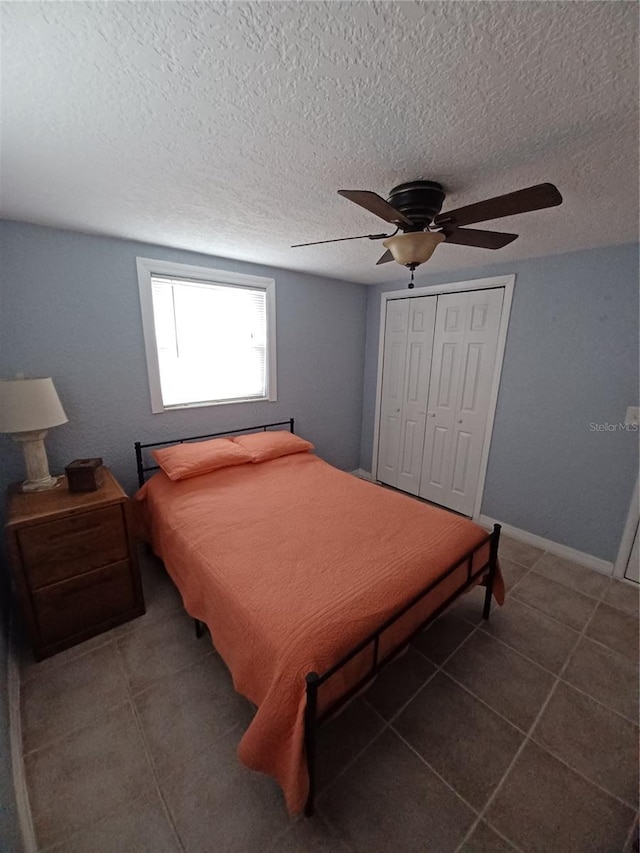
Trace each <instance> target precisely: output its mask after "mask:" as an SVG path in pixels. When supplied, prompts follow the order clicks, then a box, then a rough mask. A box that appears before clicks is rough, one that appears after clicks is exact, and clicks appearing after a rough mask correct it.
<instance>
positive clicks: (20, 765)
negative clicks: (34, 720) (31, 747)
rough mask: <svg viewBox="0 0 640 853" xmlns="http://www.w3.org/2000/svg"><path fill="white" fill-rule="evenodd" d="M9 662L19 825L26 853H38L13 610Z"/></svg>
mask: <svg viewBox="0 0 640 853" xmlns="http://www.w3.org/2000/svg"><path fill="white" fill-rule="evenodd" d="M8 633H9V642H8V647H9V649H8V651H9V660H8V665H7V698H8V700H9V745H10V749H11V769H12V771H13V789H14V791H15V796H16V808H17V811H18V823H19V826H20V834H21V836H22V846H23V849H24V853H37V850H38V846H37V844H36V834H35V830H34V828H33V818H32V816H31V806H30V804H29V794H28V791H27V779H26V775H25V772H24V758H23V754H22V720H21V718H20V669H19V667H18V652H17V646H18V643H17V636H16V627H15V619H14V616H13V610H10V612H9V632H8Z"/></svg>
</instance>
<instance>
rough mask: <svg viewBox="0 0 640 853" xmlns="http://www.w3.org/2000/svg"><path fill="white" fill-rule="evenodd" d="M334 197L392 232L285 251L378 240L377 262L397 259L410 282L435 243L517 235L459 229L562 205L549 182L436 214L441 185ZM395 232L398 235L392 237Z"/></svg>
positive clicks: (503, 241) (496, 243)
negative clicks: (386, 193)
mask: <svg viewBox="0 0 640 853" xmlns="http://www.w3.org/2000/svg"><path fill="white" fill-rule="evenodd" d="M338 195H341V196H343V198H346V199H348V200H349V201H352V202H354V203H355V204H358V205H360V207H364V209H365V210H368V211H369V212H370V213H373V214H375V215H376V216H379V217H380V219H384V221H385V222H389V223H390V224H391V225H395V226H396V230H395V231H394V232H393V233H392V234H361V235H359V236H358V237H338V238H336V239H334V240H316V241H315V242H313V243H297V244H296V245H295V246H292V247H291V248H299V247H300V246H316V245H319V244H320V243H339V242H342V241H345V240H363V239H368V240H384V242H383V244H382V245H383V246H384V247H385V249H386V250H387V251H386V252H385V253H384V255H382V257H381V258H380V259H379V260H378V261H377V263H378V264H385V263H387V262H388V261H397V263H399V264H402V265H403V266H406V267H408V268H409V269H410V270H411V279H412V281H413V271H414V270H415V268H416V267H418V266H419V265H420V264H423V263H425V261H428V260H429V258H430V257H431V255H432V254H433V252H434V250H435V248H436V246H438V244H439V243H443V242H445V241H446V242H447V243H456V244H458V245H460V246H475V247H477V248H481V249H501V248H502V247H503V246H507V245H508V244H509V243H512V242H513V241H514V240H515V239H516V238H517V236H518V235H517V234H506V233H503V232H500V231H481V230H479V229H477V228H463V227H462V226H464V225H471V224H473V223H475V222H485V221H487V220H489V219H500V218H501V217H502V216H513V215H514V214H516V213H527V212H528V211H530V210H542V209H543V208H545V207H555V206H556V205H558V204H562V196H561V195H560V193H559V192H558V190H557V189H556V187H555V186H554V185H553V184H536V185H535V186H533V187H528V188H527V189H524V190H517V191H516V192H512V193H507V194H506V195H499V196H496V197H495V198H489V199H486V200H485V201H479V202H476V203H475V204H469V205H466V206H465V207H458V208H457V209H455V210H448V211H445V212H444V213H440V210H441V208H442V203H443V202H444V200H445V197H446V194H445V192H444V190H443V188H442V186H441V185H440V184H438V183H436V182H435V181H410V182H409V183H406V184H400V185H399V186H397V187H394V188H393V189H392V190H391V193H390V194H389V199H388V200H387V201H385V200H384V199H383V198H382V196H379V195H377V194H376V193H374V192H370V191H368V190H338ZM400 231H401V232H402V233H401V234H399V233H398V232H400ZM410 286H412V285H410Z"/></svg>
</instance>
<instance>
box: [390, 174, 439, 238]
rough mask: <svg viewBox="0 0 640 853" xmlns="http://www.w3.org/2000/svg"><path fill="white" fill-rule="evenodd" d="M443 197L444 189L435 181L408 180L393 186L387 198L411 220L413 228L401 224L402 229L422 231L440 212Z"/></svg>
mask: <svg viewBox="0 0 640 853" xmlns="http://www.w3.org/2000/svg"><path fill="white" fill-rule="evenodd" d="M445 198H446V195H445V192H444V190H443V189H442V187H441V185H440V184H437V183H436V182H435V181H410V182H409V183H407V184H400V185H399V186H397V187H394V188H393V189H392V190H391V193H390V195H389V198H388V199H387V200H388V202H389V204H391V205H393V207H395V209H396V210H399V211H400V212H401V213H404V215H405V216H406V217H407V218H408V219H410V220H411V222H413V224H414V226H415V227H414V228H409V227H408V226H407V227H404V226H401V228H402V230H403V231H424V229H425V228H428V227H429V225H431V223H432V222H433V218H434V216H437V215H438V214H439V213H440V210H441V209H442V203H443V202H444V200H445Z"/></svg>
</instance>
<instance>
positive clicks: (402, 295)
mask: <svg viewBox="0 0 640 853" xmlns="http://www.w3.org/2000/svg"><path fill="white" fill-rule="evenodd" d="M515 281H516V277H515V275H501V276H495V277H492V278H478V279H471V280H469V281H455V282H451V283H448V284H436V285H433V286H430V287H416V288H414V289H413V290H408V289H407V290H388V291H385V292H384V293H382V295H381V300H380V333H379V336H378V374H377V383H376V411H375V421H374V427H373V458H372V460H371V477H372V479H373V480H377V474H378V442H379V438H380V408H381V402H382V362H383V358H384V332H385V322H386V316H387V302H388V301H389V300H391V299H412V298H413V297H416V296H439V295H440V294H443V293H462V292H465V291H469V290H488V289H495V288H504V299H503V302H502V314H501V316H500V327H499V329H498V345H497V350H496V360H495V364H494V368H493V379H492V382H491V391H490V394H489V413H488V416H487V426H486V431H485V436H484V442H483V445H482V456H481V459H480V475H479V477H478V488H477V490H476V496H475V501H474V504H473V516H472V518H478V516H479V515H480V510H481V507H482V496H483V494H484V483H485V479H486V475H487V464H488V462H489V449H490V447H491V437H492V434H493V422H494V419H495V414H496V404H497V402H498V390H499V388H500V377H501V376H502V363H503V361H504V351H505V345H506V342H507V330H508V328H509V317H510V315H511V303H512V301H513V288H514V285H515Z"/></svg>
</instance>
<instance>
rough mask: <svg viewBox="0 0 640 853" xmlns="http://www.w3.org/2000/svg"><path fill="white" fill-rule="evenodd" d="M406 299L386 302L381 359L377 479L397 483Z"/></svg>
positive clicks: (406, 325) (402, 397)
mask: <svg viewBox="0 0 640 853" xmlns="http://www.w3.org/2000/svg"><path fill="white" fill-rule="evenodd" d="M408 303H409V300H408V299H393V300H390V301H389V302H387V312H386V318H385V333H384V356H383V361H382V396H381V406H380V436H379V440H378V474H377V477H378V480H380V481H381V482H383V483H388V484H389V485H390V486H395V485H397V480H398V463H399V459H400V442H401V437H402V405H403V399H404V379H405V368H406V356H407V332H408V322H409V304H408Z"/></svg>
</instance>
